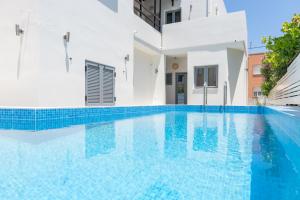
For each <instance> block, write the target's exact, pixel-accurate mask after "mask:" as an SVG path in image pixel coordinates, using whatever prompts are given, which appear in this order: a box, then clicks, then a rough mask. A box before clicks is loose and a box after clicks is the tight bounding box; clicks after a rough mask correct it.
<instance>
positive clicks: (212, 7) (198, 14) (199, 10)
mask: <svg viewBox="0 0 300 200" xmlns="http://www.w3.org/2000/svg"><path fill="white" fill-rule="evenodd" d="M179 8H180V9H181V20H182V21H186V20H194V19H199V18H204V17H207V16H216V15H222V14H226V13H227V11H226V7H225V4H224V1H223V0H174V6H172V4H171V1H162V15H161V19H162V24H165V21H166V12H167V11H170V10H177V9H179ZM216 10H218V11H217V12H216Z"/></svg>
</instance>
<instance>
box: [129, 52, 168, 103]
mask: <svg viewBox="0 0 300 200" xmlns="http://www.w3.org/2000/svg"><path fill="white" fill-rule="evenodd" d="M164 80H165V58H164V56H163V55H160V54H158V55H149V54H147V53H145V52H143V51H142V50H140V49H136V48H135V49H134V73H133V88H134V104H135V105H152V104H165V89H164V86H165V81H164Z"/></svg>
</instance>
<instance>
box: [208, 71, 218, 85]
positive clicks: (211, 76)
mask: <svg viewBox="0 0 300 200" xmlns="http://www.w3.org/2000/svg"><path fill="white" fill-rule="evenodd" d="M207 70H208V72H207V73H208V76H207V86H209V87H217V67H209V68H207Z"/></svg>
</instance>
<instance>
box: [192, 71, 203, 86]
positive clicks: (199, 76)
mask: <svg viewBox="0 0 300 200" xmlns="http://www.w3.org/2000/svg"><path fill="white" fill-rule="evenodd" d="M194 76H195V86H196V87H203V85H204V68H202V67H196V68H195V75H194Z"/></svg>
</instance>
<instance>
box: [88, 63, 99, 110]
mask: <svg viewBox="0 0 300 200" xmlns="http://www.w3.org/2000/svg"><path fill="white" fill-rule="evenodd" d="M85 67H86V69H85V71H86V72H85V76H86V104H87V105H97V104H100V103H101V95H100V68H99V66H98V65H94V64H91V63H87V64H86V66H85Z"/></svg>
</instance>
